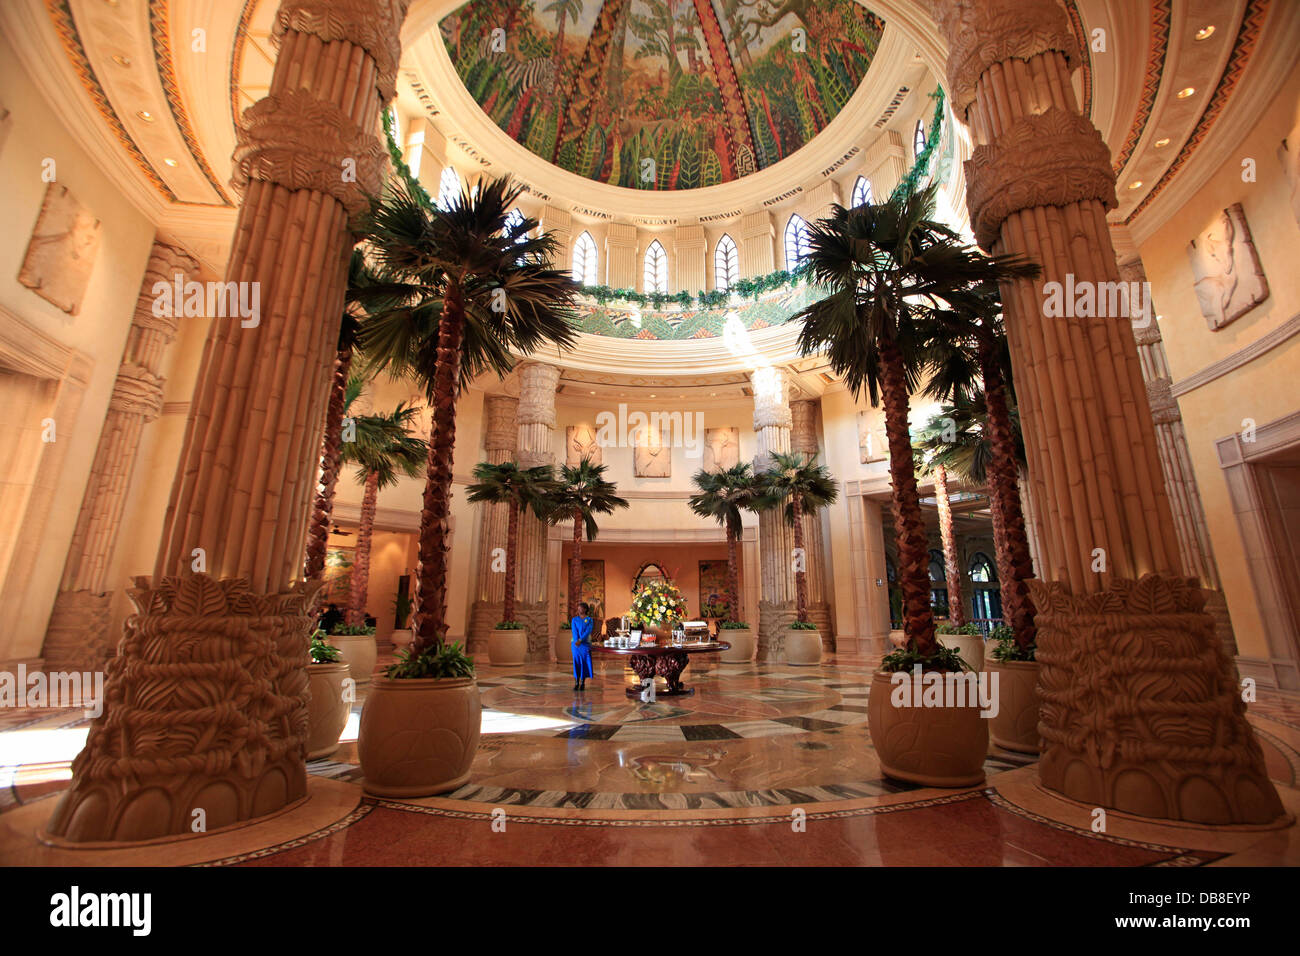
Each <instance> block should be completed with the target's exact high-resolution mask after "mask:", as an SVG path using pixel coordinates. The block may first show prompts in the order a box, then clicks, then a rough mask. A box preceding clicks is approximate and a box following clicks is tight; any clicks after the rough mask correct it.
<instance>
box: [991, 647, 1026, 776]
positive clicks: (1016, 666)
mask: <svg viewBox="0 0 1300 956" xmlns="http://www.w3.org/2000/svg"><path fill="white" fill-rule="evenodd" d="M988 672H989V674H990V675H992V674H997V675H998V703H999V707H998V713H997V716H996V717H993V718H990V720H989V739H990V740H992V741H993V743H995V744H996V745H997V746H999V747H1001V748H1002V749H1003V750H1014V751H1015V752H1016V753H1022V754H1036V753H1038V661H993V660H991V661H989V662H988Z"/></svg>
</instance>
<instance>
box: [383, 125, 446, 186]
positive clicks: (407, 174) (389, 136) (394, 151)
mask: <svg viewBox="0 0 1300 956" xmlns="http://www.w3.org/2000/svg"><path fill="white" fill-rule="evenodd" d="M384 139H385V140H386V141H387V142H388V157H389V159H391V160H392V161H393V170H394V171H395V172H396V173H397V175H398V176H399V177H400V178H401V179H402V181H403V182H405V183H406V186H407V188H408V189H409V190H410V191H411V194H412V195H413V196H415V197H416V198H417V199H419V200H420V201H421V202H423V203H424V204H425V205H426V206H428V207H429V208H430V209H432V208H433V207H434V202H433V197H432V196H430V195H429V193H428V191H427V190H425V188H424V187H423V186H422V185H420V181H419V180H418V179H416V178H415V174H414V173H412V172H411V167H410V166H408V165H406V159H405V157H403V156H402V150H401V149H400V148H399V147H398V145H397V137H396V136H395V135H394V134H393V111H392V110H384Z"/></svg>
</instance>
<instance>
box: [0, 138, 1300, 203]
mask: <svg viewBox="0 0 1300 956" xmlns="http://www.w3.org/2000/svg"><path fill="white" fill-rule="evenodd" d="M0 135H3V134H0ZM1277 158H1278V161H1279V162H1280V163H1281V164H1282V171H1283V172H1284V173H1286V181H1287V184H1288V185H1289V186H1290V187H1291V212H1292V214H1293V215H1294V216H1295V221H1296V222H1297V223H1300V122H1297V123H1296V124H1295V126H1293V127H1292V128H1291V132H1289V133H1287V134H1286V139H1284V140H1282V143H1281V145H1280V146H1278V148H1277Z"/></svg>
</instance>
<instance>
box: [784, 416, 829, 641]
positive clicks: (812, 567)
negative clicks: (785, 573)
mask: <svg viewBox="0 0 1300 956" xmlns="http://www.w3.org/2000/svg"><path fill="white" fill-rule="evenodd" d="M820 418H821V403H820V402H818V401H816V400H815V399H808V398H805V399H800V400H799V401H795V402H791V403H790V450H791V451H796V452H799V453H800V454H803V455H807V456H808V457H809V459H812V458H816V457H817V456H818V454H819V452H820V450H821V449H820V447H819V446H818V444H817V421H818V419H820ZM824 514H825V513H824V512H820V511H819V512H818V513H817V514H815V515H804V516H803V519H802V521H803V542H804V544H803V546H804V552H805V561H804V568H805V571H806V575H805V577H806V578H807V584H808V619H809V620H810V621H812V622H813V623H815V624H816V625H817V630H818V632H819V633H820V634H821V638H822V646H823V647H825V648H826V650H827V651H833V650H834V649H835V632H834V628H833V627H832V625H831V609H830V604H829V603H828V601H827V597H826V596H827V593H828V591H829V590H830V588H829V582H828V577H829V575H828V574H827V564H826V540H825V535H824V534H823V532H822V518H823V517H824ZM792 543H793V541H792Z"/></svg>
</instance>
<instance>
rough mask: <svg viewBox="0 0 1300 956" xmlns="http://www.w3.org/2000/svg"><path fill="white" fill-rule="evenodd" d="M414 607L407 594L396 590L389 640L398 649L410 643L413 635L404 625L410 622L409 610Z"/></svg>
mask: <svg viewBox="0 0 1300 956" xmlns="http://www.w3.org/2000/svg"><path fill="white" fill-rule="evenodd" d="M414 607H415V604H414V602H413V601H412V600H411V595H409V594H403V593H401V592H398V594H397V596H396V597H394V598H393V621H394V624H395V626H394V627H393V634H392V637H391V638H390V640H391V641H392V642H393V647H394V648H396V649H397V650H399V651H400V650H403V649H404V648H406V646H407V645H409V644H410V643H411V638H412V636H413V635H412V634H411V629H410V628H409V627H407V626H406V625H407V624H408V623H409V622H410V619H411V611H412V609H413V608H414Z"/></svg>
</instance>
